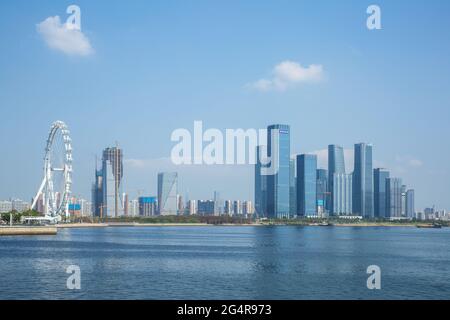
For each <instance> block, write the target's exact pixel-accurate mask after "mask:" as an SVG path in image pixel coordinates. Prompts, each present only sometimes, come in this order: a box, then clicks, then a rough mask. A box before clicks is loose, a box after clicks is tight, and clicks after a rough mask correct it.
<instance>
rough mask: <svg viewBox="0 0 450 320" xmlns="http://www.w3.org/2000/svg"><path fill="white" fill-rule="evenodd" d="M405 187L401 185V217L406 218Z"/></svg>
mask: <svg viewBox="0 0 450 320" xmlns="http://www.w3.org/2000/svg"><path fill="white" fill-rule="evenodd" d="M406 191H407V189H406V185H402V213H401V216H402V217H406Z"/></svg>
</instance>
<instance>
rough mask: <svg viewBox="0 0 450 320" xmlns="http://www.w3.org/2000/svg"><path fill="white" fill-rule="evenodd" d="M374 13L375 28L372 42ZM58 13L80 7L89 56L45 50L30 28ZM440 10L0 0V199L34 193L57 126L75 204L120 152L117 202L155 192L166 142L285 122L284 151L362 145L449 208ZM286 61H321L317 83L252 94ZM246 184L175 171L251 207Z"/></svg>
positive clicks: (444, 29)
mask: <svg viewBox="0 0 450 320" xmlns="http://www.w3.org/2000/svg"><path fill="white" fill-rule="evenodd" d="M374 3H375V4H378V5H379V6H380V7H381V12H382V30H374V31H369V30H368V29H367V28H366V19H367V16H368V15H367V14H366V8H367V7H368V6H369V5H371V4H374ZM70 4H76V5H78V6H79V7H80V8H81V12H82V17H81V21H82V33H83V34H84V36H85V37H86V38H87V39H88V40H89V43H90V45H91V47H92V49H93V50H92V53H91V54H88V55H85V56H82V55H81V56H80V55H68V54H66V53H64V52H62V51H61V50H57V49H54V48H51V47H49V46H48V44H47V43H46V41H45V37H44V36H43V35H42V34H41V33H39V32H38V31H37V24H39V23H41V22H43V21H44V20H46V19H47V18H48V17H54V16H59V17H60V19H61V21H62V22H64V21H65V20H66V19H67V17H68V15H67V14H66V8H67V7H68V6H69V5H70ZM449 12H450V2H448V1H376V2H374V1H362V0H360V1H189V2H188V1H158V2H156V1H76V2H69V1H39V2H37V1H33V2H30V1H9V2H8V3H7V2H5V1H2V2H1V3H0V38H1V39H2V45H1V50H0V115H1V119H2V122H1V126H0V146H1V150H2V151H3V152H2V157H1V158H0V164H1V166H0V168H1V169H0V170H1V180H0V198H9V197H20V198H23V199H27V200H28V199H30V198H31V197H32V196H33V195H34V192H35V191H36V190H37V188H38V186H39V183H40V180H41V176H42V172H41V171H42V170H41V169H42V157H43V149H44V144H45V138H46V135H47V133H48V130H49V127H50V125H51V123H52V122H53V121H55V120H64V121H65V122H66V123H67V124H68V125H69V126H70V128H71V132H72V138H73V145H74V158H75V162H74V170H75V173H74V194H76V195H82V196H84V197H86V198H89V197H90V184H91V183H92V180H93V173H94V159H95V155H96V154H97V155H100V153H101V150H102V149H103V148H104V147H106V146H109V145H114V144H115V143H116V141H118V142H119V145H120V146H121V147H122V148H123V149H124V152H125V158H126V161H125V170H126V171H125V176H126V177H125V188H126V191H127V192H129V193H130V195H131V196H132V197H134V196H136V195H137V194H138V193H144V194H149V195H150V194H155V193H156V174H157V172H158V171H159V170H165V169H171V168H170V164H168V163H166V160H165V159H167V158H168V157H169V156H170V151H171V148H172V147H173V146H174V143H173V142H171V141H170V135H171V133H172V131H173V130H175V129H177V128H187V129H189V130H192V128H193V122H194V120H202V121H203V123H204V126H205V127H206V128H219V129H226V128H264V127H266V126H267V125H268V124H272V123H286V124H290V125H291V129H292V131H291V136H292V138H291V139H292V150H293V153H305V152H316V151H317V152H318V153H319V155H322V157H323V155H324V152H323V151H322V150H324V149H325V148H326V147H327V145H328V144H330V143H336V144H341V145H343V146H344V147H345V148H346V149H352V148H353V144H354V143H357V142H361V141H364V142H371V143H373V144H374V160H375V163H376V164H377V165H379V166H383V167H386V168H388V169H391V171H392V175H394V176H399V177H401V178H403V180H404V182H405V183H406V184H407V185H408V186H409V187H411V188H414V189H416V205H417V207H418V208H419V209H422V208H423V207H424V206H431V205H433V204H436V205H437V206H438V207H441V208H448V209H450V197H449V193H450V186H449V183H448V181H450V161H449V160H450V148H449V142H448V136H449V135H448V132H449V129H448V128H449V119H450V108H449V107H450V90H449V88H450V60H449V59H448V57H449V56H450V41H448V39H449V30H450V20H449V19H448V13H449ZM283 61H293V62H296V63H298V64H300V65H302V66H303V67H308V66H310V65H320V66H322V68H323V78H322V80H321V81H318V82H308V83H300V84H297V85H294V86H292V87H290V88H288V89H286V90H284V91H277V90H271V91H260V90H256V89H254V88H253V89H252V88H249V86H248V84H251V83H254V82H255V81H257V80H259V79H262V78H264V79H270V78H271V77H273V74H272V71H273V69H274V67H275V66H276V65H279V64H280V63H282V62H283ZM347 154H348V155H349V156H351V152H348V153H347ZM346 160H347V161H348V162H349V165H350V166H351V162H352V159H350V158H347V159H346ZM319 162H320V163H322V164H324V162H323V161H319ZM325 164H326V163H325ZM252 175H253V170H252V168H250V167H246V166H242V167H231V168H230V167H221V166H214V167H203V166H200V167H199V166H197V167H194V168H183V169H181V168H180V179H181V181H180V189H181V193H186V192H189V196H190V197H191V198H193V199H198V198H210V197H212V192H213V190H219V191H220V192H221V195H222V197H223V198H230V199H252V198H253V180H252ZM140 190H142V191H140Z"/></svg>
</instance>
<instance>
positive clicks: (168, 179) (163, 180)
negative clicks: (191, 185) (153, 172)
mask: <svg viewBox="0 0 450 320" xmlns="http://www.w3.org/2000/svg"><path fill="white" fill-rule="evenodd" d="M177 189H178V173H176V172H162V173H158V212H159V214H160V215H162V216H170V215H177V211H178V210H177V209H178V203H177V195H178V190H177Z"/></svg>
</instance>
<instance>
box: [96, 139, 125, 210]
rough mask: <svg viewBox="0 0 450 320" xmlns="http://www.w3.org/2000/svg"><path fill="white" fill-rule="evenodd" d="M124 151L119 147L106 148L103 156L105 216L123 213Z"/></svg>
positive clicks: (103, 206)
mask: <svg viewBox="0 0 450 320" xmlns="http://www.w3.org/2000/svg"><path fill="white" fill-rule="evenodd" d="M122 178H123V152H122V150H121V149H119V148H118V147H112V148H106V149H105V150H103V157H102V195H103V201H102V207H101V208H100V209H101V210H103V213H102V214H103V216H104V217H105V216H107V217H118V216H121V215H123V206H122V200H121V199H120V198H121V196H122V192H121V190H122Z"/></svg>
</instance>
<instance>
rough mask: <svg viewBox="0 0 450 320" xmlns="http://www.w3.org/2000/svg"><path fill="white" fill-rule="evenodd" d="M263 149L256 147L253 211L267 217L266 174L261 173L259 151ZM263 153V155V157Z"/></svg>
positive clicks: (259, 215)
mask: <svg viewBox="0 0 450 320" xmlns="http://www.w3.org/2000/svg"><path fill="white" fill-rule="evenodd" d="M261 149H263V150H265V148H262V147H261V146H258V147H257V148H256V164H255V211H256V215H257V216H258V217H267V201H266V199H267V179H266V178H267V176H265V175H262V174H261V168H262V164H261V160H260V151H261ZM264 152H265V151H264ZM264 156H265V155H263V157H264Z"/></svg>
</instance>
